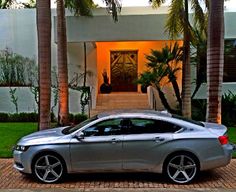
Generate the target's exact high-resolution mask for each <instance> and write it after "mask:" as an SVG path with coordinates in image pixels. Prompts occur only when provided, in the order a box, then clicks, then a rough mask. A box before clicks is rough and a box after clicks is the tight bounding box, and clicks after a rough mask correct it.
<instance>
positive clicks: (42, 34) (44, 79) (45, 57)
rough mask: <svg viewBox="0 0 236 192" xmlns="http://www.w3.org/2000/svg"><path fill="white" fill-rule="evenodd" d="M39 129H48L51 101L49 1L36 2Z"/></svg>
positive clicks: (38, 0) (39, 0)
mask: <svg viewBox="0 0 236 192" xmlns="http://www.w3.org/2000/svg"><path fill="white" fill-rule="evenodd" d="M37 32H38V65H39V129H40V130H41V129H47V128H49V127H50V122H51V118H50V101H51V10H50V1H47V0H37Z"/></svg>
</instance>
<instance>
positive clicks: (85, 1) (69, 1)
mask: <svg viewBox="0 0 236 192" xmlns="http://www.w3.org/2000/svg"><path fill="white" fill-rule="evenodd" d="M65 7H66V8H68V9H69V10H70V11H71V12H73V13H74V14H75V15H81V16H92V11H91V10H92V8H93V7H94V3H93V1H92V0H79V1H78V0H65Z"/></svg>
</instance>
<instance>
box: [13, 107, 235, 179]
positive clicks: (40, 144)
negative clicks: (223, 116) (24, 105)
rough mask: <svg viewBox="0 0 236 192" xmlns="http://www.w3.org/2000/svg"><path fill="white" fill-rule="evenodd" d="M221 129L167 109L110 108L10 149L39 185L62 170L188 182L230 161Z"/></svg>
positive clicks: (30, 137)
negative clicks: (148, 175)
mask: <svg viewBox="0 0 236 192" xmlns="http://www.w3.org/2000/svg"><path fill="white" fill-rule="evenodd" d="M226 131H227V129H226V127H225V126H223V125H218V124H213V123H203V122H196V121H193V120H186V119H183V118H182V117H178V116H175V115H171V114H169V113H167V112H156V111H112V112H107V113H102V114H100V115H97V116H95V117H93V118H91V119H89V120H86V121H84V122H83V123H81V124H79V125H77V126H75V127H64V128H55V129H49V130H45V131H39V132H36V133H33V134H30V135H28V136H25V137H23V138H22V139H21V140H20V141H19V142H18V144H17V145H16V147H15V149H14V167H15V168H16V169H17V170H19V171H20V172H21V173H27V174H33V175H34V176H35V177H36V178H37V179H38V180H40V181H41V182H44V183H53V182H58V181H59V180H61V179H62V178H63V176H64V175H65V174H66V173H80V172H111V171H112V172H130V171H131V172H134V171H140V172H156V173H163V174H165V175H166V176H167V177H168V178H169V179H170V180H171V181H172V182H175V183H189V182H191V181H192V180H193V179H194V178H195V177H196V175H197V174H198V172H199V171H202V170H208V169H212V168H216V167H221V166H226V165H227V164H229V163H230V160H231V154H232V148H233V147H232V146H231V145H230V144H229V143H228V137H227V135H226Z"/></svg>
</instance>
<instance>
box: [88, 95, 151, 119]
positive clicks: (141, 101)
mask: <svg viewBox="0 0 236 192" xmlns="http://www.w3.org/2000/svg"><path fill="white" fill-rule="evenodd" d="M119 109H121V110H122V109H150V107H149V106H148V96H147V94H141V93H133V92H130V93H111V94H99V95H98V97H97V105H96V108H95V109H93V110H91V116H93V115H96V114H98V113H101V112H104V111H109V110H119Z"/></svg>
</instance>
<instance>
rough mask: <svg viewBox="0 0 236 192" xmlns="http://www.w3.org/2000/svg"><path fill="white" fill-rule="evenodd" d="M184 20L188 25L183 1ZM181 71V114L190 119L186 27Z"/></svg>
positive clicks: (188, 46)
mask: <svg viewBox="0 0 236 192" xmlns="http://www.w3.org/2000/svg"><path fill="white" fill-rule="evenodd" d="M185 20H186V23H188V20H189V19H188V0H185ZM183 57H184V58H183V70H182V114H183V116H184V117H188V118H191V68H190V32H189V27H188V25H185V26H184V51H183Z"/></svg>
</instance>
